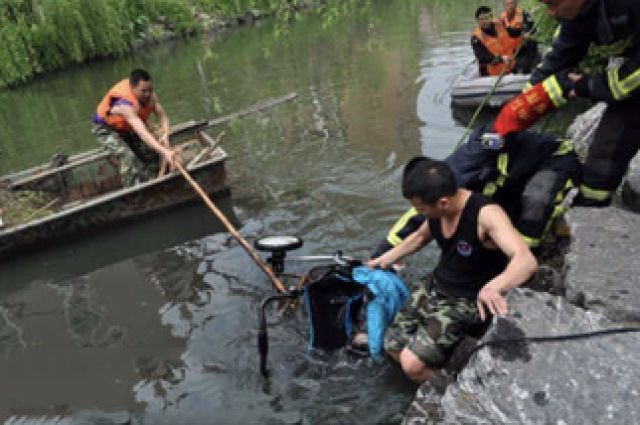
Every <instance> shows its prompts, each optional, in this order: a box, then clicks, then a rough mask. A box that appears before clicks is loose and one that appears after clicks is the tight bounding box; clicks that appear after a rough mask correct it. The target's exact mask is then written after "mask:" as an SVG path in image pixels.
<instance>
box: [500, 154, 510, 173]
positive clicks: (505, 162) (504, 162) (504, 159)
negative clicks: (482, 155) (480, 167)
mask: <svg viewBox="0 0 640 425" xmlns="http://www.w3.org/2000/svg"><path fill="white" fill-rule="evenodd" d="M508 168H509V154H506V153H501V154H500V155H498V171H500V174H501V175H503V176H505V177H506V176H508V175H509V173H508V170H507V169H508Z"/></svg>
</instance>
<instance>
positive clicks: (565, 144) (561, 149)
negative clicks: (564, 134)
mask: <svg viewBox="0 0 640 425" xmlns="http://www.w3.org/2000/svg"><path fill="white" fill-rule="evenodd" d="M570 152H573V140H570V139H566V140H563V141H562V142H561V143H560V146H558V149H556V151H555V152H554V153H553V156H560V155H566V154H568V153H570Z"/></svg>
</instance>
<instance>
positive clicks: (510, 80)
mask: <svg viewBox="0 0 640 425" xmlns="http://www.w3.org/2000/svg"><path fill="white" fill-rule="evenodd" d="M529 75H530V74H508V75H505V76H503V77H502V80H501V81H500V84H498V87H496V90H495V91H494V92H493V94H492V95H491V97H490V98H489V100H488V101H487V106H490V107H494V108H497V107H500V106H502V105H503V104H505V103H506V102H507V101H509V100H510V99H511V98H513V97H514V96H516V95H518V94H520V93H521V92H522V90H523V89H524V87H525V85H526V84H527V81H529ZM497 79H498V77H480V76H479V75H478V66H477V65H476V63H475V62H471V63H469V64H468V65H466V66H465V67H464V68H463V70H462V73H461V74H460V76H459V77H458V78H457V79H456V80H455V81H454V82H453V85H452V86H451V102H452V103H453V104H454V105H457V106H478V105H480V104H481V103H482V101H483V100H484V98H485V97H486V96H487V95H488V94H489V93H490V92H491V89H492V88H493V86H494V85H495V83H496V81H497Z"/></svg>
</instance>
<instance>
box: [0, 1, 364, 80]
mask: <svg viewBox="0 0 640 425" xmlns="http://www.w3.org/2000/svg"><path fill="white" fill-rule="evenodd" d="M302 3H303V2H301V1H299V0H2V1H0V45H2V46H3V48H2V49H0V88H5V87H10V86H13V85H17V84H20V83H22V82H24V81H27V80H29V79H31V78H33V77H34V76H36V75H38V74H42V73H46V72H49V71H53V70H57V69H61V68H64V67H65V66H68V65H71V64H77V63H82V62H85V61H87V60H90V59H92V58H97V57H103V56H110V55H117V54H121V53H123V52H126V51H129V50H131V49H132V48H133V47H134V46H136V45H138V44H140V43H141V42H146V41H153V40H158V39H162V38H165V37H173V36H188V35H192V34H195V33H198V32H201V31H206V30H211V29H212V28H215V27H217V26H220V27H223V26H225V25H227V24H228V23H229V22H231V21H232V20H235V22H237V17H246V16H251V17H253V16H254V15H255V14H256V12H257V13H258V14H267V15H269V14H273V15H274V16H276V17H279V18H280V19H283V20H289V19H291V18H292V17H294V16H295V10H296V9H297V8H300V7H302V6H303V4H302ZM354 3H357V1H356V0H349V1H345V0H342V1H341V0H329V1H323V2H320V3H319V4H320V6H317V7H315V9H316V10H317V11H318V12H320V13H325V14H326V15H327V16H328V17H329V18H330V19H332V17H333V16H334V15H336V14H340V13H344V12H345V11H346V9H347V8H349V7H351V5H352V4H354Z"/></svg>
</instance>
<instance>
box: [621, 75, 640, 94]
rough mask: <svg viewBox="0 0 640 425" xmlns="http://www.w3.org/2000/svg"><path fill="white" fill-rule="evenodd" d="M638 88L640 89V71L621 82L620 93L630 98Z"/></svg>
mask: <svg viewBox="0 0 640 425" xmlns="http://www.w3.org/2000/svg"><path fill="white" fill-rule="evenodd" d="M638 87H640V69H638V70H636V71H635V72H634V73H633V74H631V75H629V76H628V77H627V78H625V79H624V80H622V81H620V91H622V94H623V96H624V97H627V96H629V94H630V93H631V92H632V91H634V90H635V89H637V88H638Z"/></svg>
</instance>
